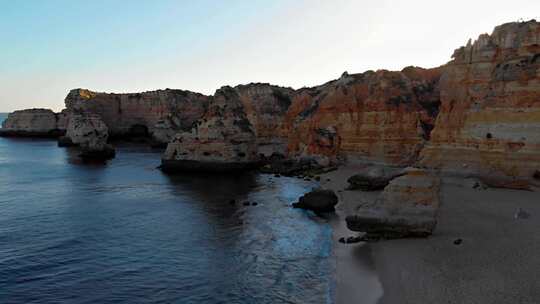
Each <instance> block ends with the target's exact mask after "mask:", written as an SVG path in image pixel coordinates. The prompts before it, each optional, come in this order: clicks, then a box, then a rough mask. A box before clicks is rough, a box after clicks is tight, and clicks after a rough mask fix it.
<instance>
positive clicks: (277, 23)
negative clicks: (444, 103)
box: [0, 0, 540, 112]
mask: <svg viewBox="0 0 540 304" xmlns="http://www.w3.org/2000/svg"><path fill="white" fill-rule="evenodd" d="M520 19H523V20H529V19H537V20H540V1H539V0H513V1H508V0H504V1H499V0H490V1H473V0H467V1H462V0H454V1H433V0H431V1H423V0H409V1H387V0H370V1H362V0H356V1H355V0H332V1H330V0H328V1H318V0H266V1H262V0H227V1H225V0H214V1H210V0H199V1H182V0H153V1H151V0H146V1H141V0H93V1H83V0H46V1H45V0H43V1H41V0H26V1H13V0H0V112H9V111H13V110H16V109H24V108H37V107H40V108H51V109H53V110H61V109H62V108H63V107H64V98H65V96H66V95H67V93H68V92H69V90H71V89H74V88H88V89H91V90H94V91H99V92H118V93H122V92H140V91H148V90H156V89H164V88H176V89H186V90H191V91H196V92H201V93H205V94H213V92H214V91H215V90H216V89H218V88H220V87H221V86H223V85H233V86H234V85H237V84H245V83H250V82H269V83H272V84H277V85H282V86H290V87H293V88H300V87H303V86H314V85H319V84H322V83H324V82H327V81H329V80H331V79H335V78H338V77H339V76H340V75H341V74H342V73H343V72H344V71H348V72H349V73H360V72H364V71H366V70H377V69H388V70H401V69H402V68H404V67H406V66H409V65H415V66H421V67H426V68H428V67H435V66H439V65H442V64H444V63H446V62H448V61H449V60H450V56H451V55H452V53H453V50H454V49H456V48H458V47H460V46H461V45H464V44H465V43H466V42H467V40H468V39H469V38H473V40H474V39H475V38H476V37H478V35H479V34H482V33H491V31H492V30H493V28H494V27H495V26H496V25H499V24H502V23H505V22H512V21H518V20H520Z"/></svg>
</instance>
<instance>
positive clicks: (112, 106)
mask: <svg viewBox="0 0 540 304" xmlns="http://www.w3.org/2000/svg"><path fill="white" fill-rule="evenodd" d="M208 100H209V98H208V97H207V96H205V95H202V94H198V93H193V92H189V91H182V90H170V89H167V90H159V91H151V92H144V93H134V94H108V93H96V92H92V91H89V90H85V89H75V90H72V91H70V92H69V94H68V96H67V97H66V100H65V102H66V109H67V111H68V112H70V113H71V112H74V113H91V114H96V115H99V117H101V119H102V120H103V122H104V123H105V124H106V125H107V127H108V129H109V133H110V135H111V136H112V137H115V136H130V135H133V136H144V135H149V136H153V137H154V139H155V140H157V141H159V142H164V143H166V142H168V141H170V140H171V139H172V137H173V136H174V134H175V133H176V132H179V131H182V130H189V129H190V128H191V127H192V125H193V124H194V123H195V122H196V121H197V120H198V119H200V118H201V117H202V116H203V114H204V113H205V110H206V107H207V105H208ZM145 133H146V134H145Z"/></svg>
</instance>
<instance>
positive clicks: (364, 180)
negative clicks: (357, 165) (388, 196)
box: [347, 166, 404, 191]
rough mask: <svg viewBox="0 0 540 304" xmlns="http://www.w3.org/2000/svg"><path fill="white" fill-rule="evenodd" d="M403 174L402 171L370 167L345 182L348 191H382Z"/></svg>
mask: <svg viewBox="0 0 540 304" xmlns="http://www.w3.org/2000/svg"><path fill="white" fill-rule="evenodd" d="M403 174H404V173H403V172H402V170H401V169H397V168H386V167H384V166H370V167H368V168H365V169H364V170H363V171H362V172H360V173H358V174H355V175H353V176H351V177H350V178H349V179H348V180H347V182H348V183H349V187H348V190H363V191H376V190H382V189H384V187H386V186H388V184H389V183H390V181H391V180H393V179H394V178H396V177H398V176H401V175H403Z"/></svg>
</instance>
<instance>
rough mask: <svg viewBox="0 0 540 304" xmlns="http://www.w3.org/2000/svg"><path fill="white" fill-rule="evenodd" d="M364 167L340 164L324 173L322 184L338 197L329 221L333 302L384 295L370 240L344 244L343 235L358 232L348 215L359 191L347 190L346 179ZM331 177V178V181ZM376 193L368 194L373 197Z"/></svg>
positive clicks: (369, 303)
mask: <svg viewBox="0 0 540 304" xmlns="http://www.w3.org/2000/svg"><path fill="white" fill-rule="evenodd" d="M361 168H362V167H361V166H354V165H350V166H346V167H339V168H338V170H335V171H331V172H328V173H324V174H321V175H320V177H321V181H320V183H319V184H320V186H321V187H322V188H325V189H331V190H334V192H335V193H336V195H337V196H338V197H339V203H338V205H337V206H336V214H335V215H332V216H331V217H330V220H329V224H330V226H331V227H332V246H333V248H332V250H333V254H332V256H333V259H334V261H333V262H334V263H335V264H334V265H335V267H334V274H333V275H334V282H335V287H334V303H336V304H376V303H377V302H378V300H379V299H380V298H381V297H382V295H383V286H382V284H381V281H380V278H379V274H378V273H377V271H376V268H375V266H376V265H375V261H374V259H373V255H372V252H371V251H372V248H371V247H370V246H369V244H367V243H356V244H344V243H340V242H339V239H340V238H341V237H345V238H347V237H349V236H357V235H358V234H359V233H358V232H354V231H351V230H349V229H348V228H347V225H346V222H345V216H346V215H347V214H348V213H350V212H351V211H352V208H354V207H355V205H356V204H353V203H351V202H354V200H355V197H356V193H355V192H352V191H344V190H343V189H345V188H346V187H347V185H348V184H347V178H348V177H349V176H350V175H353V174H354V172H357V171H358V170H360V169H361ZM328 179H330V180H328ZM373 194H374V193H369V195H371V196H373Z"/></svg>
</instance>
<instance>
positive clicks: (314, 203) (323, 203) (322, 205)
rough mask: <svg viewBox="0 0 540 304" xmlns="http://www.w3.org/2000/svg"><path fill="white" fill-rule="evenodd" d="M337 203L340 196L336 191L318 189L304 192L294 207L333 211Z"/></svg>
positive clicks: (315, 210) (320, 211) (316, 210)
mask: <svg viewBox="0 0 540 304" xmlns="http://www.w3.org/2000/svg"><path fill="white" fill-rule="evenodd" d="M337 203H338V197H337V195H336V194H335V193H334V191H332V190H322V189H317V190H313V191H311V192H308V193H306V194H304V195H303V196H302V197H300V199H299V200H298V203H294V204H293V207H294V208H301V209H306V210H311V211H313V212H316V213H322V212H333V211H334V207H335V206H336V205H337Z"/></svg>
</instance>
